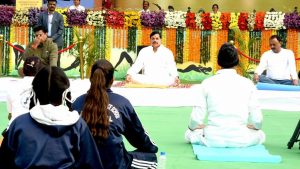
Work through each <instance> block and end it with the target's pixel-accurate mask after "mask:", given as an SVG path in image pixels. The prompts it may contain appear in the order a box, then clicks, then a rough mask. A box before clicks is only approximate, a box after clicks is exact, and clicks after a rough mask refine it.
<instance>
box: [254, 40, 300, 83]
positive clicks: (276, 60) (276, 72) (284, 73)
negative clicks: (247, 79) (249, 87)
mask: <svg viewBox="0 0 300 169" xmlns="http://www.w3.org/2000/svg"><path fill="white" fill-rule="evenodd" d="M269 43H270V47H271V50H269V51H266V52H265V53H263V55H262V56H261V59H260V63H259V65H258V66H257V68H256V70H255V73H254V77H253V80H254V81H255V82H262V83H273V84H285V85H298V76H297V71H296V64H295V56H294V53H293V51H291V50H288V49H283V48H281V39H280V37H278V36H277V35H273V36H271V37H270V40H269ZM265 70H266V75H262V73H263V72H264V71H265Z"/></svg>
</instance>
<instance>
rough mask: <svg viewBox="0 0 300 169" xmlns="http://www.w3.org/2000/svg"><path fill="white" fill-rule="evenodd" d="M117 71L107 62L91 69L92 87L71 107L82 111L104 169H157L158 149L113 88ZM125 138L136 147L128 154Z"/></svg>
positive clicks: (126, 102) (122, 98)
mask: <svg viewBox="0 0 300 169" xmlns="http://www.w3.org/2000/svg"><path fill="white" fill-rule="evenodd" d="M113 73H114V68H113V66H112V64H111V63H110V62H108V61H107V60H104V59H102V60H98V61H97V62H96V63H95V64H94V65H93V67H92V71H91V77H90V82H91V87H90V89H89V91H88V92H87V94H84V95H82V96H79V97H78V98H77V99H76V100H75V102H74V103H73V105H72V108H73V109H74V110H77V111H78V112H81V115H82V117H83V119H84V120H85V121H86V122H87V124H88V126H89V128H90V130H91V132H92V135H93V136H94V139H95V141H96V144H97V146H98V150H99V154H100V157H101V160H102V163H103V166H104V168H107V169H129V168H156V166H157V163H156V162H157V159H156V155H155V153H156V152H157V150H158V148H157V147H156V145H155V144H154V143H153V142H152V141H151V140H150V138H149V136H148V134H147V133H146V132H145V130H144V128H143V126H142V124H141V122H140V120H139V118H138V116H137V114H136V112H135V110H134V108H133V107H132V105H131V103H130V102H129V101H128V100H127V99H126V98H124V97H123V96H121V95H118V94H115V93H113V92H112V90H111V89H110V87H111V85H112V83H113ZM122 135H124V136H125V137H126V139H127V140H128V141H129V143H130V144H131V145H132V146H133V147H135V148H136V150H135V151H133V152H127V151H126V149H125V146H124V143H123V139H122Z"/></svg>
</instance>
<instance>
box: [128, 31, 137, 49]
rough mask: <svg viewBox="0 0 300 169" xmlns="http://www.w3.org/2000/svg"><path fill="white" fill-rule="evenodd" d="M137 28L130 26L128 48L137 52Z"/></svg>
mask: <svg viewBox="0 0 300 169" xmlns="http://www.w3.org/2000/svg"><path fill="white" fill-rule="evenodd" d="M136 31H137V28H135V27H130V28H128V47H127V50H128V52H130V51H133V52H136V46H137V45H136V40H137V35H136V34H137V33H136Z"/></svg>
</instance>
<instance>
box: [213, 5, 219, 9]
mask: <svg viewBox="0 0 300 169" xmlns="http://www.w3.org/2000/svg"><path fill="white" fill-rule="evenodd" d="M214 6H216V7H217V8H218V9H219V5H218V4H213V5H212V7H211V8H214Z"/></svg>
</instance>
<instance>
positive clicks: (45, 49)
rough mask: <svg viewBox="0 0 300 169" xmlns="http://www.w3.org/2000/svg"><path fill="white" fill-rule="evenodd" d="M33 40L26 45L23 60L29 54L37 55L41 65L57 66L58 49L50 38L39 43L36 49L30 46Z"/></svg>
mask: <svg viewBox="0 0 300 169" xmlns="http://www.w3.org/2000/svg"><path fill="white" fill-rule="evenodd" d="M32 43H33V42H31V43H29V45H28V46H27V48H26V50H25V53H24V57H23V60H25V59H26V58H27V57H30V56H37V57H39V58H40V59H41V61H42V63H43V65H46V66H47V65H50V66H57V58H58V51H57V45H56V43H54V42H53V41H52V39H51V38H47V39H46V41H45V42H44V43H42V44H40V45H39V46H38V47H37V48H36V49H33V48H32V47H31V45H32Z"/></svg>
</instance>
